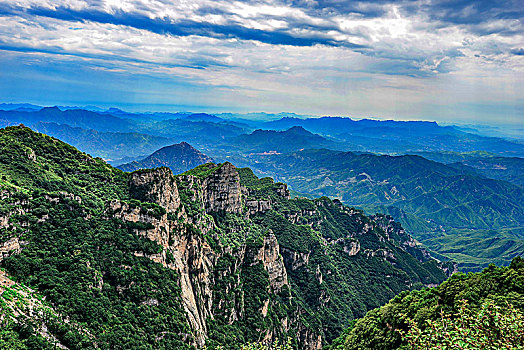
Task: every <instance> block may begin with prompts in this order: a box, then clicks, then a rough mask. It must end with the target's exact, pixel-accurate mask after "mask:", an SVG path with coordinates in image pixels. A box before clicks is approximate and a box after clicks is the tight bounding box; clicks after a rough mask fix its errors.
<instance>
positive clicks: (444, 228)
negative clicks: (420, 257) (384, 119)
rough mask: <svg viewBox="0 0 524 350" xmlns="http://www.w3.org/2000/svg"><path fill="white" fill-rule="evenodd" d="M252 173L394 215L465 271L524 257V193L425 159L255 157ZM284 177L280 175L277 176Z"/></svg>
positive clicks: (324, 153) (310, 154) (321, 154)
mask: <svg viewBox="0 0 524 350" xmlns="http://www.w3.org/2000/svg"><path fill="white" fill-rule="evenodd" d="M250 164H253V167H254V169H255V170H256V171H257V172H258V173H260V174H264V175H269V176H277V178H278V179H279V180H281V181H285V182H287V183H288V184H289V185H290V187H291V188H292V189H293V190H295V191H298V192H299V193H307V194H312V195H316V196H329V197H331V198H339V199H340V200H342V201H343V202H344V203H346V204H348V205H352V206H357V207H360V208H363V209H365V210H366V211H368V212H383V213H387V214H390V215H392V216H393V217H395V218H397V219H398V220H400V221H401V222H402V224H403V225H404V226H405V227H406V228H407V229H408V230H409V231H410V232H411V233H413V234H414V235H415V237H416V238H417V239H419V240H420V241H421V242H422V243H424V244H426V245H427V246H428V247H430V248H431V249H432V250H434V251H436V252H437V253H439V254H442V255H443V256H448V257H450V258H454V259H456V260H457V261H458V262H460V263H461V266H462V267H463V268H466V269H470V268H471V269H475V268H477V269H478V268H479V267H481V266H487V264H489V263H490V262H493V261H496V262H497V263H501V264H508V263H509V262H510V261H511V259H512V258H513V257H514V256H516V255H518V254H522V253H523V252H524V242H523V240H522V231H523V228H524V207H523V203H524V191H523V189H522V187H520V186H517V185H513V184H510V183H508V182H505V181H497V180H493V179H488V178H485V177H482V176H479V175H476V174H470V173H466V174H465V173H463V172H461V171H460V170H457V169H455V168H454V167H450V166H447V165H444V164H441V163H437V162H434V161H430V160H427V159H425V158H422V157H420V156H398V157H393V156H378V155H373V154H356V153H352V152H338V151H330V150H304V151H300V152H294V153H289V154H283V155H265V156H253V157H252V158H251V159H250ZM277 174H278V175H277Z"/></svg>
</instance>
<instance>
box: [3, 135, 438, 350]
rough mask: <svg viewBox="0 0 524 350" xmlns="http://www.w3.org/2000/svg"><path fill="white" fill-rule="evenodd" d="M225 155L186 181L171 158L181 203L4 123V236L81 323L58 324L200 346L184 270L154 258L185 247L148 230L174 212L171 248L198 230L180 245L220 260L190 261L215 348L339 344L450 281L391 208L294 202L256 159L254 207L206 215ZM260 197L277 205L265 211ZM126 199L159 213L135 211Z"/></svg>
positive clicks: (98, 341) (98, 335) (156, 343)
mask: <svg viewBox="0 0 524 350" xmlns="http://www.w3.org/2000/svg"><path fill="white" fill-rule="evenodd" d="M222 166H223V165H219V166H214V165H211V164H207V165H202V166H200V167H197V168H195V169H193V170H191V171H189V172H187V173H185V174H183V175H181V176H177V177H176V179H172V178H169V176H171V175H170V174H169V172H167V171H160V172H158V169H157V173H156V174H161V175H159V176H165V177H166V179H167V180H174V181H176V185H177V187H178V193H179V197H180V201H181V207H180V208H178V209H177V210H176V211H170V212H169V213H168V212H167V210H166V209H167V208H163V207H161V206H159V205H158V204H154V203H148V202H144V201H143V200H146V198H151V199H149V200H153V197H154V196H153V197H150V196H148V195H146V193H147V192H146V189H145V188H142V189H140V188H135V187H136V186H135V187H133V186H134V185H130V177H131V175H130V174H129V173H124V172H122V171H120V170H118V169H114V168H112V167H111V166H109V165H108V164H106V163H105V162H103V161H102V160H100V159H93V158H91V157H90V156H88V155H86V154H84V153H81V152H79V151H77V150H76V149H74V148H73V147H71V146H68V145H66V144H64V143H62V142H60V141H58V140H56V139H53V138H50V137H47V136H45V135H41V134H37V133H34V132H32V131H31V130H30V129H28V128H25V127H10V128H6V129H3V130H0V216H1V219H2V220H3V219H4V218H6V220H7V225H5V226H4V227H3V228H2V231H1V236H0V239H1V240H0V242H1V243H4V242H6V241H8V240H10V239H12V240H15V241H16V242H18V244H19V245H20V250H19V251H18V252H17V254H11V255H9V256H8V257H7V258H5V259H3V260H2V261H1V265H2V266H3V267H5V269H6V271H7V272H8V273H9V274H10V275H11V276H14V277H15V278H16V280H17V281H18V282H20V283H23V284H24V285H27V286H28V287H30V288H32V289H34V290H36V291H38V293H40V294H41V295H43V296H45V298H46V301H47V302H48V303H49V305H50V307H52V308H53V310H55V311H56V313H57V314H59V315H63V317H67V319H69V320H70V321H71V324H74V325H79V328H78V329H79V330H82V331H81V332H80V331H79V333H78V334H77V333H74V334H73V333H69V331H64V332H62V331H60V332H57V333H56V339H57V340H58V341H59V342H60V343H61V344H64V345H67V347H69V348H70V349H80V348H82V349H84V348H95V347H98V348H101V349H113V348H121V349H190V348H191V347H192V344H195V339H197V335H196V333H194V330H193V329H191V327H190V326H189V322H188V316H187V313H186V311H185V309H184V307H183V305H184V304H183V301H182V296H181V295H182V290H181V284H180V276H179V275H178V274H177V273H176V272H175V270H174V269H170V268H167V267H164V266H163V265H162V264H160V263H158V262H155V261H153V260H152V259H153V258H154V257H158V256H160V255H162V254H164V253H165V263H166V264H169V263H174V262H176V261H177V260H176V259H177V257H175V254H174V253H177V251H171V252H170V251H169V250H168V249H167V248H166V247H165V246H161V245H159V244H158V243H157V242H159V241H158V240H157V241H155V240H150V239H148V238H146V234H148V233H149V231H148V230H153V229H155V226H154V223H155V221H154V220H159V221H160V220H165V221H167V222H169V225H170V226H169V227H170V228H169V230H170V231H171V232H166V231H167V230H164V231H163V232H162V231H161V230H160V229H159V233H165V234H166V236H165V237H166V241H168V242H169V245H173V244H175V243H174V241H176V240H183V239H184V238H188V237H189V238H191V239H193V238H194V242H191V244H188V245H187V246H184V247H182V248H180V249H181V250H182V249H185V251H186V253H187V254H194V255H191V256H190V260H189V262H190V263H192V262H193V261H194V262H195V264H197V262H198V261H199V260H201V259H203V255H199V254H207V255H208V256H209V261H211V263H210V265H209V266H206V267H207V268H208V269H209V270H208V271H207V270H206V271H200V270H199V269H198V268H196V267H194V266H190V268H189V270H190V274H192V275H191V276H192V278H194V279H193V280H192V281H191V283H192V284H193V286H194V287H193V288H194V290H195V294H194V295H195V298H197V299H198V300H199V302H200V303H201V306H202V307H208V309H206V312H207V313H206V316H207V319H206V325H207V331H206V335H207V339H206V340H207V341H206V345H207V346H208V348H209V349H219V348H221V347H222V348H224V349H232V350H233V349H234V350H236V349H239V348H241V347H242V346H243V345H245V344H249V343H255V344H256V343H260V342H263V340H264V339H276V338H278V339H288V337H289V338H290V340H289V345H290V346H291V347H293V348H295V349H298V348H300V347H301V346H302V344H303V343H304V342H305V341H308V342H319V345H322V343H323V344H325V343H329V342H331V340H333V339H335V338H336V337H337V336H338V335H339V334H340V333H341V332H342V330H343V329H345V328H346V327H347V326H348V325H350V323H351V320H352V319H354V318H356V317H362V316H364V315H365V313H366V312H367V311H368V310H370V309H372V308H375V307H378V306H380V305H382V304H384V303H385V302H387V301H388V300H390V299H391V298H392V297H394V296H395V295H396V294H398V293H400V292H402V291H407V290H412V289H417V288H422V287H423V286H424V285H432V284H437V283H440V282H442V281H443V280H444V279H445V278H446V274H445V273H444V272H443V270H442V269H441V267H442V266H441V265H439V264H437V262H436V261H435V260H433V259H431V258H429V257H428V256H427V254H425V252H424V251H423V250H422V249H420V248H419V247H418V246H416V244H415V243H414V241H412V240H411V238H410V237H409V236H408V235H407V234H406V233H405V232H404V231H403V229H402V227H401V226H400V225H399V224H398V223H395V222H394V221H393V220H392V219H391V217H388V216H375V217H371V218H370V217H367V216H365V215H364V214H363V212H362V211H360V210H355V209H351V208H348V207H345V206H343V205H341V203H340V202H339V201H332V200H330V199H329V198H326V197H323V198H319V199H315V200H309V199H304V198H295V199H293V200H289V199H288V198H287V192H286V191H287V190H286V186H285V185H284V184H282V183H274V182H273V181H272V180H271V179H269V178H262V179H258V178H257V177H256V176H254V175H253V173H252V171H251V170H249V169H238V170H236V171H237V172H238V175H239V176H238V178H239V181H240V184H241V185H243V186H244V188H242V190H241V191H239V193H238V195H239V196H240V198H241V202H242V206H243V207H242V208H243V212H242V213H237V212H228V211H219V212H206V210H205V208H206V205H205V204H206V203H204V202H203V199H202V198H203V196H202V191H203V188H204V186H206V183H209V182H210V181H221V180H222V179H221V178H220V176H217V175H216V172H217V170H219V169H222V168H221V167H222ZM228 168H230V167H228ZM231 169H232V171H233V172H234V171H235V170H234V168H231ZM164 170H165V169H164ZM145 172H146V171H142V172H140V171H139V172H138V173H136V174H135V175H138V174H141V173H145ZM189 175H192V176H193V177H190V176H189ZM229 175H230V176H228V181H237V180H235V179H236V177H235V176H236V174H234V173H232V174H229ZM155 176H156V175H155ZM155 184H157V183H156V182H155ZM214 185H217V183H214ZM211 187H212V188H219V187H220V186H211ZM221 188H222V187H221ZM218 194H219V195H222V194H223V193H222V192H219V193H218ZM139 199H142V200H139ZM248 202H251V203H253V202H255V203H258V202H260V203H262V202H263V203H265V204H264V208H262V206H260V207H259V206H256V208H257V209H256V210H254V211H251V209H250V208H253V207H248ZM207 204H209V203H207ZM124 206H125V207H126V208H127V209H126V210H129V212H132V213H133V215H136V216H137V217H147V218H149V219H148V220H145V219H139V220H138V221H132V220H129V221H128V220H127V219H123V216H119V215H118V214H119V213H120V212H119V210H121V209H119V208H123V207H124ZM122 210H123V209H122ZM2 222H4V221H2ZM137 233H141V234H137ZM275 238H276V239H275ZM206 242H207V243H209V247H204V245H205V243H206ZM162 244H164V243H162ZM198 249H207V250H205V251H204V253H200V252H199V250H198ZM266 254H267V255H266ZM269 257H271V259H274V260H271V261H267V260H268V259H270V258H269ZM267 264H271V265H270V266H267ZM201 273H202V274H204V273H209V278H210V285H209V287H210V288H212V293H210V296H209V297H208V296H206V295H202V294H200V293H201V290H202V289H200V286H199V283H201V280H199V279H198V278H200V276H201V275H200V274H201ZM6 297H7V298H10V295H9V293H8V294H6ZM207 298H209V300H208V299H207ZM28 322H29V321H24V323H28ZM84 331H85V333H83V332H84ZM83 334H89V337H87V338H86V337H85V336H83ZM32 336H34V337H36V338H38V332H37V331H30V332H29V333H27V334H26V333H23V332H22V330H20V329H19V328H17V327H15V326H9V327H7V328H6V331H5V334H2V337H4V338H5V339H6V342H7V341H10V342H12V341H16V338H17V337H18V338H19V339H30V338H31V337H32ZM319 336H320V337H319ZM36 338H35V339H36ZM31 339H32V338H31ZM286 344H287V343H286ZM253 346H258V345H253ZM286 346H287V345H286ZM31 348H35V349H38V348H46V347H45V346H44V345H42V346H40V345H39V346H36V345H34V346H31Z"/></svg>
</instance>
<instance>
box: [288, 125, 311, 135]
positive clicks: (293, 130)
mask: <svg viewBox="0 0 524 350" xmlns="http://www.w3.org/2000/svg"><path fill="white" fill-rule="evenodd" d="M285 132H286V133H293V134H300V135H313V133H311V132H309V131H307V130H306V129H304V128H303V127H302V126H299V125H295V126H292V127H291V128H289V129H287V130H286V131H285Z"/></svg>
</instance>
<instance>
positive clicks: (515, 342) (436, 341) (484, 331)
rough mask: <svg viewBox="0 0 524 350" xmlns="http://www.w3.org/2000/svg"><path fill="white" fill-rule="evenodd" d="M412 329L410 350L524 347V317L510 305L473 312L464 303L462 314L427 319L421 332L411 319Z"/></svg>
mask: <svg viewBox="0 0 524 350" xmlns="http://www.w3.org/2000/svg"><path fill="white" fill-rule="evenodd" d="M408 322H409V323H410V324H411V329H410V330H409V331H408V332H407V333H406V335H405V340H406V341H407V343H408V345H407V348H409V349H441V348H446V349H471V350H476V349H490V350H498V349H522V347H523V346H524V332H523V331H522V330H523V329H524V314H522V312H520V311H519V310H517V309H515V308H514V307H513V306H512V305H510V304H508V305H507V306H505V307H500V306H497V305H495V304H494V302H493V301H487V302H485V303H483V304H482V305H481V306H480V309H479V310H478V311H472V310H471V309H470V308H469V305H468V303H467V301H465V300H463V305H462V306H461V308H460V310H459V313H458V314H456V315H453V317H451V316H449V315H442V316H441V319H439V320H436V321H431V320H428V325H427V327H426V329H425V330H424V331H423V330H421V329H420V328H419V327H418V325H417V324H416V322H414V321H412V320H408Z"/></svg>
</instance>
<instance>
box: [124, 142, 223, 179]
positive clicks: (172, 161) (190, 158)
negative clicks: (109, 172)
mask: <svg viewBox="0 0 524 350" xmlns="http://www.w3.org/2000/svg"><path fill="white" fill-rule="evenodd" d="M212 162H214V160H213V158H211V157H208V156H206V155H205V154H203V153H202V152H200V151H199V150H197V149H196V148H194V147H193V146H191V145H190V144H189V143H187V142H180V143H176V144H174V145H170V146H165V147H162V148H161V149H159V150H157V151H155V152H154V153H153V154H151V155H150V156H148V157H146V158H144V159H142V160H140V161H134V162H131V163H127V164H122V165H120V166H119V167H118V168H119V169H121V170H124V171H135V170H138V169H151V168H158V167H168V168H170V169H171V170H172V171H173V174H181V173H183V172H185V171H187V170H189V169H192V168H194V167H196V166H198V165H201V164H206V163H212Z"/></svg>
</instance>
